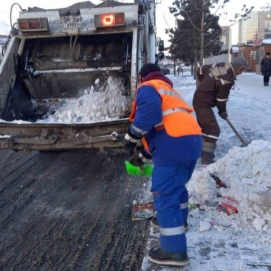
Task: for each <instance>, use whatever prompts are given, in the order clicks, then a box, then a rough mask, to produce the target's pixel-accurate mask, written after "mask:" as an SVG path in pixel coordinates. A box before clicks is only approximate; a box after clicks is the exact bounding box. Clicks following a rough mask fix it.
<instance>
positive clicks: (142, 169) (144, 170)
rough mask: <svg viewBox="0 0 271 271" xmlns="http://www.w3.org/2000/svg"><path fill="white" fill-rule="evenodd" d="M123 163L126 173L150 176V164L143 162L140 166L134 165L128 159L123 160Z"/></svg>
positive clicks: (151, 167) (151, 168)
mask: <svg viewBox="0 0 271 271" xmlns="http://www.w3.org/2000/svg"><path fill="white" fill-rule="evenodd" d="M124 163H125V166H126V170H127V173H128V174H129V175H134V176H146V177H151V176H152V170H153V166H152V165H147V164H143V165H142V166H136V165H133V164H132V163H131V162H129V161H125V162H124Z"/></svg>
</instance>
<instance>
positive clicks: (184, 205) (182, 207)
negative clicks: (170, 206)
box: [180, 202, 188, 209]
mask: <svg viewBox="0 0 271 271" xmlns="http://www.w3.org/2000/svg"><path fill="white" fill-rule="evenodd" d="M180 207H181V209H187V208H188V202H185V203H181V204H180Z"/></svg>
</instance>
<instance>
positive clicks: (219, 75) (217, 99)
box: [194, 62, 236, 112]
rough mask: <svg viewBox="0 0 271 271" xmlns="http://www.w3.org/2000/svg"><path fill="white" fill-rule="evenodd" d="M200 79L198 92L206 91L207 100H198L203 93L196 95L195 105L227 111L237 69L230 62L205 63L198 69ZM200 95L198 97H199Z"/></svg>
mask: <svg viewBox="0 0 271 271" xmlns="http://www.w3.org/2000/svg"><path fill="white" fill-rule="evenodd" d="M197 77H198V79H199V81H200V83H199V85H198V87H197V89H196V92H205V95H204V97H205V99H208V100H206V101H202V100H201V101H199V100H198V101H197V99H201V98H200V97H202V95H195V100H194V106H195V107H196V106H197V105H199V106H204V105H203V103H205V102H206V104H205V107H215V106H216V107H217V108H218V111H219V112H224V111H226V103H227V101H228V98H229V94H230V90H231V88H232V86H233V85H234V80H236V74H235V71H234V69H233V67H232V65H231V64H230V63H224V62H220V63H216V64H212V65H203V66H201V67H200V68H199V69H198V71H197ZM202 94H203V93H202ZM197 97H198V98H197Z"/></svg>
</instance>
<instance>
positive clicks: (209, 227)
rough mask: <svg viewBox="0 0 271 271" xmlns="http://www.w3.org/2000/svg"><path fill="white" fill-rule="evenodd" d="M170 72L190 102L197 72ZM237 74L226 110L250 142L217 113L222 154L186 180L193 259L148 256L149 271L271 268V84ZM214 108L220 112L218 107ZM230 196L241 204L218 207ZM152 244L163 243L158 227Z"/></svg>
mask: <svg viewBox="0 0 271 271" xmlns="http://www.w3.org/2000/svg"><path fill="white" fill-rule="evenodd" d="M169 78H170V79H171V80H172V81H173V83H174V87H175V89H176V90H177V91H179V92H180V93H181V94H182V96H183V98H184V99H185V100H186V101H187V102H188V103H189V104H190V105H191V104H192V97H193V94H194V91H195V82H194V80H193V78H192V77H174V76H173V75H169ZM237 78H238V80H237V81H236V86H235V88H234V89H233V90H232V91H231V94H230V99H229V101H228V104H227V110H228V114H229V119H230V120H231V121H232V123H234V126H235V127H236V128H237V130H238V131H239V133H240V134H241V135H242V137H244V139H245V141H246V142H247V143H249V144H248V145H247V146H246V147H242V146H241V145H242V144H241V142H239V140H238V138H237V137H236V135H235V134H234V132H233V131H232V130H231V128H230V127H229V126H228V125H227V123H226V122H225V121H224V120H222V119H220V118H219V117H218V118H217V120H218V122H219V125H220V128H221V135H220V137H219V140H218V144H217V145H218V146H217V153H216V154H218V155H217V156H218V159H217V161H216V162H215V163H213V164H211V165H208V166H203V165H201V164H200V162H199V163H198V164H197V166H196V169H195V171H194V174H193V176H192V178H191V180H190V181H189V182H188V185H187V188H188V191H189V194H190V198H189V206H190V212H189V218H188V224H189V231H188V232H187V234H186V236H187V243H188V256H189V257H190V264H189V265H188V266H187V267H184V268H173V267H163V266H158V265H154V264H151V263H150V262H149V261H148V260H147V259H146V258H144V260H143V263H142V270H144V271H145V270H146V271H151V270H164V271H167V270H168V271H170V270H185V271H188V270H191V271H192V270H193V271H205V270H206V271H213V270H223V271H226V270H233V271H235V270H236V271H237V270H240V271H241V270H242V271H248V270H262V271H268V270H270V267H271V237H270V236H271V166H270V165H271V122H270V119H271V112H270V111H271V110H270V106H271V87H264V86H263V78H262V76H260V75H256V74H251V73H247V74H242V75H240V76H238V77H237ZM214 112H215V114H217V112H216V109H214ZM247 137H249V139H247ZM250 141H251V142H250ZM225 146H227V147H225ZM223 149H224V151H223ZM211 175H215V176H217V177H219V179H220V180H221V181H222V182H223V183H224V184H225V185H226V188H224V187H221V186H218V185H217V184H216V181H215V180H214V178H213V177H211ZM150 185H151V181H150V182H149V183H148V187H146V188H142V195H140V197H139V200H141V201H142V200H144V199H145V198H146V199H147V200H150V199H151V198H152V196H151V193H149V192H148V191H149V188H150ZM227 201H228V202H230V203H232V205H233V206H235V207H236V208H237V211H238V212H237V213H235V212H233V211H232V214H230V215H228V214H227V213H225V212H223V211H219V209H218V206H221V205H222V204H225V203H226V202H227ZM153 246H159V231H157V230H155V229H154V228H152V227H150V234H149V239H148V243H147V251H148V250H149V249H150V248H151V247H153Z"/></svg>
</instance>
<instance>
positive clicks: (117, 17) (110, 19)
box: [95, 13, 125, 27]
mask: <svg viewBox="0 0 271 271" xmlns="http://www.w3.org/2000/svg"><path fill="white" fill-rule="evenodd" d="M124 24H125V17H124V13H108V14H101V15H95V25H96V27H112V26H122V25H124Z"/></svg>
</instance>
